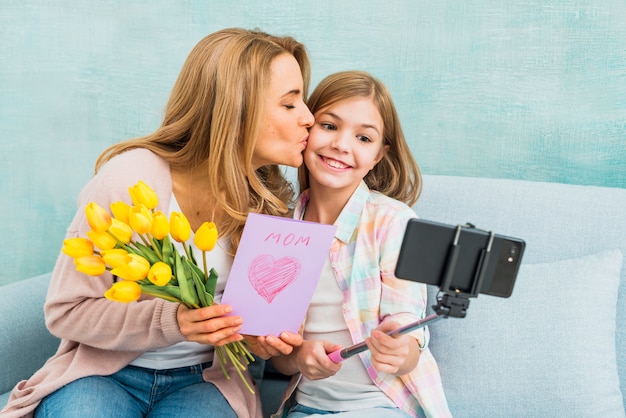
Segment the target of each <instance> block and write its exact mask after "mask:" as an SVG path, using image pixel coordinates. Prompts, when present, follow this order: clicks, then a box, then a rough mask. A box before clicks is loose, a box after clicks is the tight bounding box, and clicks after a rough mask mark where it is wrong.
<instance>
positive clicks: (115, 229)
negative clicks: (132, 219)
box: [109, 218, 133, 244]
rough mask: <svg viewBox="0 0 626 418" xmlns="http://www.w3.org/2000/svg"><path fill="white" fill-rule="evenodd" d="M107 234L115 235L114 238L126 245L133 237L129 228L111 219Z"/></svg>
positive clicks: (117, 220) (115, 219)
mask: <svg viewBox="0 0 626 418" xmlns="http://www.w3.org/2000/svg"><path fill="white" fill-rule="evenodd" d="M109 232H110V233H112V234H113V235H115V237H116V238H117V239H119V240H120V241H122V242H123V243H124V244H128V243H129V242H130V239H131V238H132V237H133V230H132V229H131V228H130V226H128V225H127V224H125V223H124V222H122V221H120V220H119V219H117V218H113V221H112V223H111V227H110V228H109Z"/></svg>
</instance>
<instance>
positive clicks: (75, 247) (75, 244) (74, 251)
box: [61, 238, 93, 258]
mask: <svg viewBox="0 0 626 418" xmlns="http://www.w3.org/2000/svg"><path fill="white" fill-rule="evenodd" d="M61 251H63V252H64V253H65V254H67V255H69V256H70V257H72V258H77V257H84V256H87V255H92V254H93V242H91V241H89V240H88V239H87V238H68V239H65V240H63V248H62V249H61Z"/></svg>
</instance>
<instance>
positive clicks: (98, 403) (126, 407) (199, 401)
mask: <svg viewBox="0 0 626 418" xmlns="http://www.w3.org/2000/svg"><path fill="white" fill-rule="evenodd" d="M209 365H210V363H205V364H198V365H195V366H189V367H180V368H176V369H166V370H153V369H146V368H143V367H135V366H126V367H125V368H123V369H122V370H120V371H119V372H117V373H115V374H113V375H111V376H89V377H84V378H82V379H78V380H75V381H74V382H71V383H69V384H68V385H66V386H64V387H62V388H60V389H59V390H57V391H56V392H53V393H51V394H50V395H48V396H47V397H45V398H44V399H43V400H42V402H41V403H40V404H39V406H38V407H37V409H36V410H35V417H36V418H46V417H47V418H56V417H58V418H61V417H63V418H73V417H75V418H79V417H80V418H96V417H107V418H108V417H116V418H118V417H119V418H139V417H141V418H144V417H168V418H169V417H181V418H182V417H185V418H188V417H219V418H222V417H233V418H237V415H236V414H235V412H234V411H233V409H232V408H231V407H230V405H229V404H228V402H227V401H226V399H225V398H224V396H222V393H221V392H220V391H219V390H218V389H217V388H216V387H215V385H213V384H212V383H208V382H205V381H204V380H202V370H203V369H204V368H206V367H208V366H209Z"/></svg>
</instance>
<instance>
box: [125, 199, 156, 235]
mask: <svg viewBox="0 0 626 418" xmlns="http://www.w3.org/2000/svg"><path fill="white" fill-rule="evenodd" d="M128 224H129V225H130V227H131V228H132V229H133V230H134V231H135V232H137V233H138V234H142V235H143V234H147V233H148V232H150V229H151V228H152V213H150V211H149V210H148V208H147V207H145V206H144V205H141V206H131V207H130V209H129V210H128Z"/></svg>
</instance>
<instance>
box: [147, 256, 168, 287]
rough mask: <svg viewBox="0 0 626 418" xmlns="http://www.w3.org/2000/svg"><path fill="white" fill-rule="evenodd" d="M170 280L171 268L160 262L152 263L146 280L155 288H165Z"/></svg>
mask: <svg viewBox="0 0 626 418" xmlns="http://www.w3.org/2000/svg"><path fill="white" fill-rule="evenodd" d="M171 279H172V268H171V267H170V266H169V265H168V264H166V263H164V262H162V261H158V262H156V263H154V264H153V265H152V267H150V271H148V280H150V281H151V282H152V283H154V284H155V285H157V286H165V285H166V284H168V283H169V282H170V280H171Z"/></svg>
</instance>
